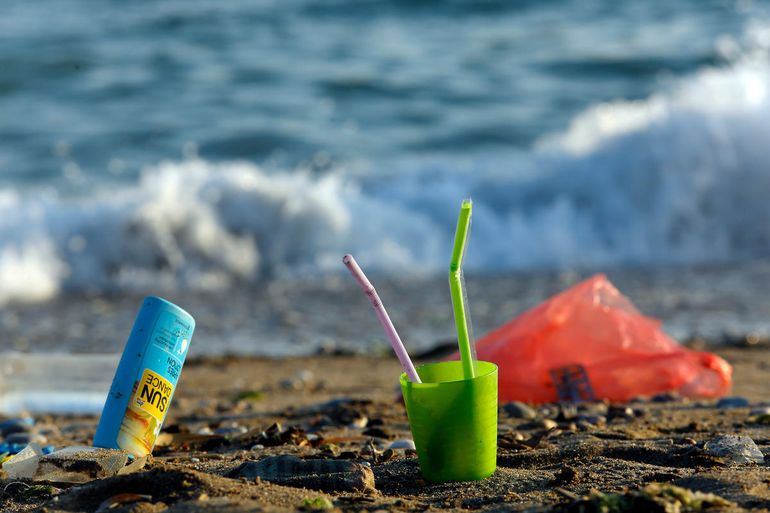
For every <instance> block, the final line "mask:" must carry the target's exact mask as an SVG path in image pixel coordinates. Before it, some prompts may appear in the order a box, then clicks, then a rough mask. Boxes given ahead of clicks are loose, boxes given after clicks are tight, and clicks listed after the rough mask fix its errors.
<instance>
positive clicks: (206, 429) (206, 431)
mask: <svg viewBox="0 0 770 513" xmlns="http://www.w3.org/2000/svg"><path fill="white" fill-rule="evenodd" d="M195 434H196V435H213V434H214V432H213V431H212V430H211V428H210V427H208V426H204V427H202V428H200V429H199V430H198V431H196V432H195Z"/></svg>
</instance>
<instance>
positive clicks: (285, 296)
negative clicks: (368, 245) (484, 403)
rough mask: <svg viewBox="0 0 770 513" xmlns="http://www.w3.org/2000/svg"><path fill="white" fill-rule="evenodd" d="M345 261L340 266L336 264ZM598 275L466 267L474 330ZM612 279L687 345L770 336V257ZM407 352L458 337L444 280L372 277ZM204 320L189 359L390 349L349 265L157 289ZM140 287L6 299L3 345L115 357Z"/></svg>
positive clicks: (618, 273)
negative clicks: (211, 288)
mask: <svg viewBox="0 0 770 513" xmlns="http://www.w3.org/2000/svg"><path fill="white" fill-rule="evenodd" d="M340 266H341V267H342V264H340ZM593 274H595V273H592V272H566V271H565V272H560V273H556V272H554V273H517V272H505V273H499V274H475V273H472V272H471V273H468V274H467V275H466V285H467V292H468V298H469V303H470V310H471V318H472V320H473V329H474V333H475V334H476V336H477V337H480V336H482V335H483V334H484V333H486V332H488V331H491V330H492V329H494V328H496V327H498V326H500V325H502V324H504V323H505V322H507V321H509V320H510V319H512V318H514V317H516V316H517V315H519V314H521V313H522V312H524V311H525V310H527V309H529V308H531V307H533V306H535V305H537V304H539V303H540V302H541V301H543V300H545V299H547V298H548V297H550V296H552V295H554V294H556V293H558V292H561V291H563V290H565V289H566V288H568V287H569V286H571V285H574V284H575V283H577V282H578V281H580V280H582V279H584V278H586V277H588V276H591V275H593ZM606 274H607V275H608V277H609V279H610V280H611V281H612V283H613V284H614V285H615V286H616V287H617V288H618V289H619V290H620V292H621V293H623V294H624V295H625V296H627V297H628V298H629V299H630V300H631V301H632V302H633V303H634V304H635V305H636V306H637V308H638V309H639V310H640V311H641V312H642V313H643V314H645V315H647V316H650V317H654V318H658V319H660V320H662V321H663V323H664V329H665V330H666V331H667V332H668V333H669V334H670V335H671V336H672V337H674V338H675V339H677V340H679V341H680V342H686V341H688V340H690V339H696V338H701V339H703V340H705V341H706V345H709V346H711V345H717V346H718V345H721V344H722V343H724V342H730V341H733V342H734V341H737V340H738V339H740V338H741V337H749V336H751V337H754V338H759V339H764V338H767V337H768V336H770V324H768V321H767V319H770V295H768V294H766V291H765V288H764V285H763V284H765V283H767V282H769V281H770V260H768V261H753V262H747V263H743V264H729V265H728V264H725V265H718V266H704V267H696V268H692V267H667V268H658V269H611V270H609V271H608V272H607V273H606ZM372 279H373V280H375V281H374V282H373V283H375V286H376V287H377V290H378V293H379V295H380V297H381V298H382V300H383V302H384V303H385V305H386V307H387V308H388V311H389V313H390V316H391V318H392V319H393V322H394V324H395V326H396V328H397V329H398V330H399V333H400V335H401V338H402V340H404V343H405V345H406V346H407V349H408V350H409V352H410V354H418V353H422V352H426V351H429V350H431V349H432V348H434V347H435V346H437V345H440V344H442V343H444V342H447V341H452V340H454V336H455V332H454V321H453V319H452V316H451V315H452V314H451V312H452V310H451V303H450V298H449V289H448V286H447V283H446V276H445V275H443V274H441V275H439V276H428V277H425V276H423V277H419V276H405V277H401V278H397V277H393V276H385V275H382V276H377V275H374V276H373V277H372ZM159 295H161V296H164V297H167V298H168V299H169V300H171V301H172V302H174V303H176V304H178V305H180V306H181V307H183V308H184V309H185V310H187V311H189V312H190V313H191V314H192V315H193V316H194V317H195V318H196V321H197V327H196V332H195V335H194V337H193V341H192V345H191V348H190V351H191V356H199V355H205V354H239V355H264V356H300V355H308V354H316V353H318V352H319V351H326V352H335V351H338V352H354V353H360V354H385V353H389V352H390V350H391V349H390V346H389V345H388V343H387V341H386V339H385V335H384V333H383V332H382V329H381V328H380V326H379V325H378V323H377V320H376V317H375V315H374V312H372V310H371V306H370V305H369V304H368V302H367V301H366V300H365V298H364V297H363V295H362V294H361V293H360V291H359V290H358V288H357V287H356V285H355V283H354V282H353V280H352V279H351V278H350V277H349V276H346V275H344V274H342V273H339V274H334V275H329V276H325V277H319V278H317V279H313V280H306V281H305V280H295V281H277V280H274V281H268V282H264V283H254V284H242V285H239V286H237V287H234V288H232V289H228V290H226V291H219V292H195V291H177V292H172V293H168V294H166V293H159ZM143 296H144V294H141V293H139V292H111V293H74V292H72V293H65V294H64V295H62V296H59V297H57V298H55V299H53V300H51V301H48V302H45V303H36V304H35V303H33V304H10V305H6V306H5V307H4V308H3V310H2V312H0V334H2V335H1V336H2V340H3V342H4V347H5V348H6V349H7V350H18V351H22V352H30V351H31V352H34V351H53V350H59V351H67V352H75V353H89V352H97V353H118V352H121V351H122V348H123V344H124V343H125V340H126V338H127V337H128V332H129V330H130V328H131V325H132V323H133V320H134V315H135V314H136V310H137V308H138V305H139V303H140V301H141V299H142V297H143Z"/></svg>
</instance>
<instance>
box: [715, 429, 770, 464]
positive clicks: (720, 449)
mask: <svg viewBox="0 0 770 513" xmlns="http://www.w3.org/2000/svg"><path fill="white" fill-rule="evenodd" d="M703 450H704V452H705V453H706V454H709V455H711V456H716V457H718V458H724V460H725V461H726V462H727V463H734V464H738V465H741V464H744V463H760V464H761V463H764V461H765V457H764V456H763V455H762V451H760V450H759V447H757V444H755V443H754V440H752V439H751V437H748V436H744V435H720V436H716V437H714V438H712V439H711V440H709V441H708V442H706V443H705V444H704V445H703Z"/></svg>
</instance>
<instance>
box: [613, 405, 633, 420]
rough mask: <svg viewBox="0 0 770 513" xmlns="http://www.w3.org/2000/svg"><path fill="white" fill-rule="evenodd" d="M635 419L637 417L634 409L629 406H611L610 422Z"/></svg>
mask: <svg viewBox="0 0 770 513" xmlns="http://www.w3.org/2000/svg"><path fill="white" fill-rule="evenodd" d="M635 417H636V415H635V413H634V409H633V408H631V407H629V406H610V408H609V410H608V411H607V418H609V419H610V420H612V419H623V420H631V419H633V418H635Z"/></svg>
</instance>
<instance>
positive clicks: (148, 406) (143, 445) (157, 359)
mask: <svg viewBox="0 0 770 513" xmlns="http://www.w3.org/2000/svg"><path fill="white" fill-rule="evenodd" d="M194 329H195V320H194V319H193V318H192V316H191V315H190V314H188V313H187V312H185V311H184V310H182V309H181V308H179V307H178V306H176V305H174V304H172V303H170V302H168V301H166V300H165V299H161V298H159V297H154V296H148V297H146V298H144V300H143V301H142V307H141V308H140V309H139V313H138V314H137V316H136V321H134V327H133V328H132V329H131V335H130V336H129V337H128V342H126V348H125V349H124V350H123V356H122V357H121V358H120V363H119V364H118V369H117V371H116V372H115V378H114V379H113V381H112V386H111V387H110V391H109V393H108V394H107V401H106V402H105V404H104V409H103V410H102V416H101V418H100V419H99V425H98V426H97V428H96V435H95V436H94V446H95V447H105V448H109V449H124V450H126V451H128V452H130V453H131V454H133V455H134V456H137V457H140V456H144V455H147V454H150V453H151V452H152V448H153V446H154V445H155V439H156V438H157V437H158V433H160V428H161V426H162V425H163V420H164V419H165V418H166V414H167V413H168V409H169V407H170V406H171V398H172V397H173V395H174V389H175V388H176V383H177V381H178V380H179V374H180V373H181V371H182V365H184V360H185V357H186V356H187V350H188V348H189V346H190V339H191V338H192V334H193V330H194Z"/></svg>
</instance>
